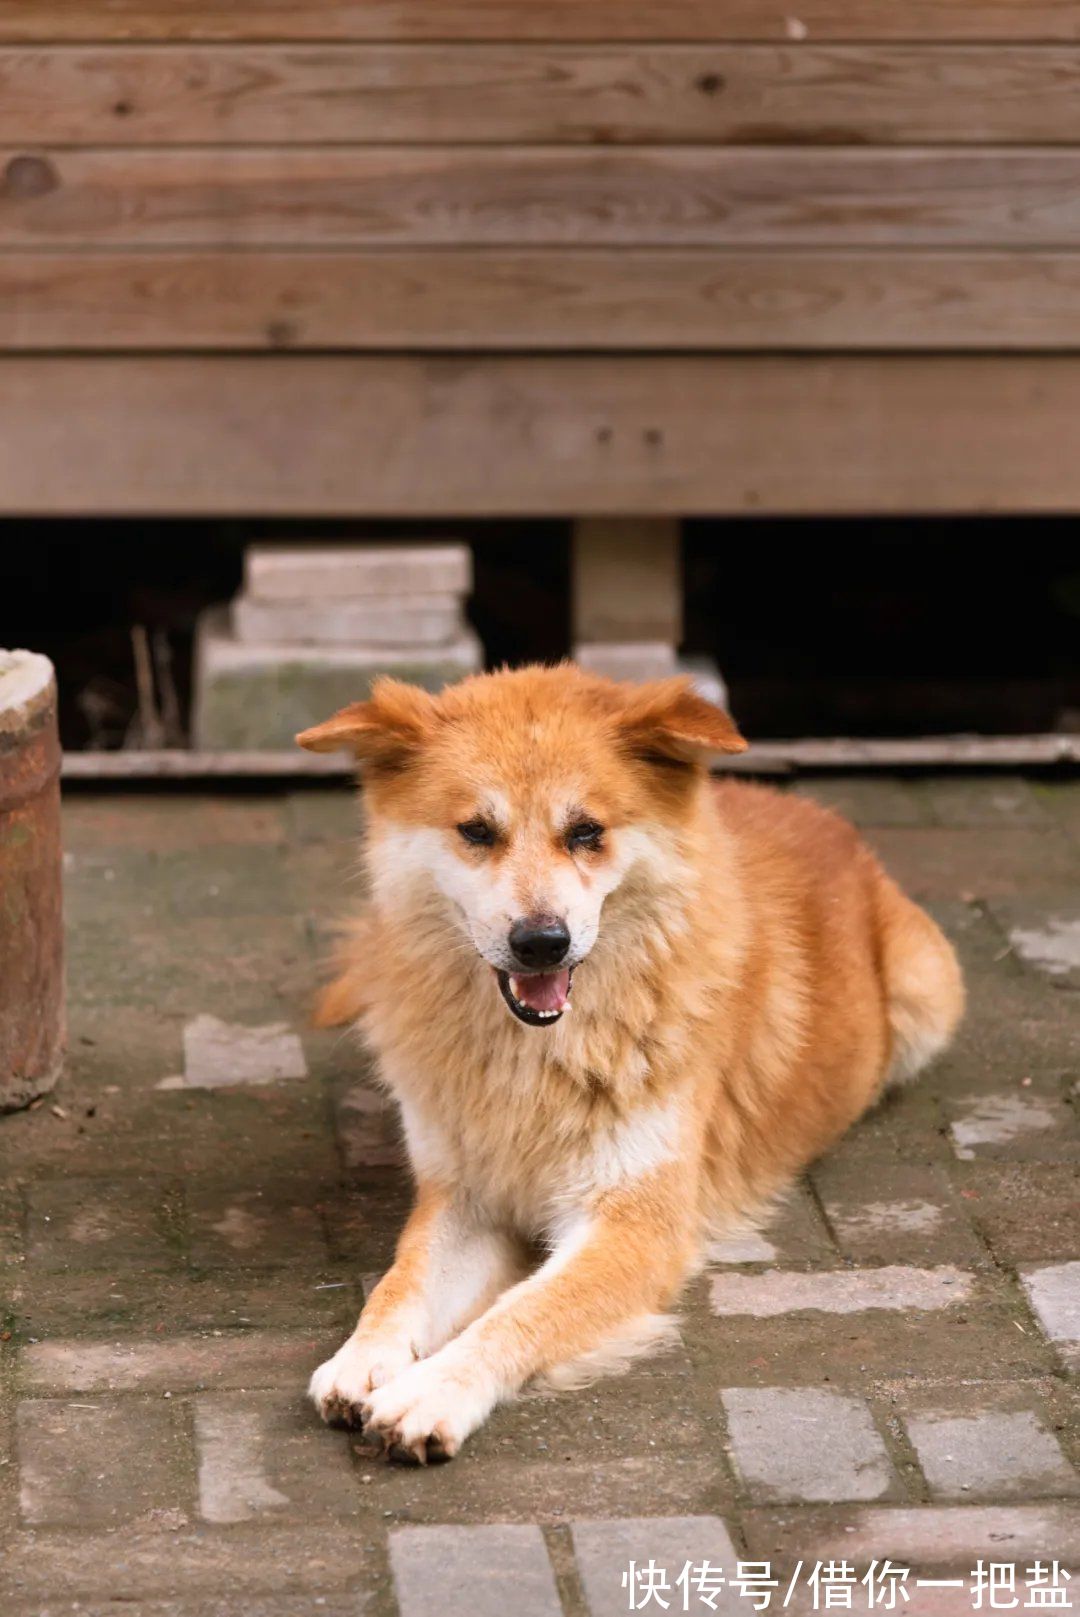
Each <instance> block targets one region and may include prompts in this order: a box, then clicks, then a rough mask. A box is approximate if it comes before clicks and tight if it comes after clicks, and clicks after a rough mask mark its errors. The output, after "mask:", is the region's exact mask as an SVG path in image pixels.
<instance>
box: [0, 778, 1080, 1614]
mask: <svg viewBox="0 0 1080 1617" xmlns="http://www.w3.org/2000/svg"><path fill="white" fill-rule="evenodd" d="M797 789H798V790H806V791H811V792H815V793H818V794H819V795H821V796H822V797H824V798H826V799H828V800H830V801H833V802H835V803H836V804H837V805H838V806H840V807H842V808H843V809H844V810H845V811H847V812H849V813H850V814H852V815H853V816H854V817H855V818H856V819H857V820H859V821H860V822H861V823H862V824H863V825H864V826H866V827H867V829H868V833H869V835H870V836H871V838H872V839H873V841H874V842H875V843H876V844H877V845H878V846H879V848H880V850H881V852H882V853H883V855H884V856H885V858H886V859H887V861H888V862H889V864H890V865H891V867H892V868H893V869H894V870H895V871H896V872H897V874H898V875H900V876H901V877H902V878H903V879H904V880H905V881H906V882H907V883H908V885H909V886H910V888H911V889H912V890H913V891H914V892H915V893H916V894H918V895H919V896H920V897H922V898H923V899H925V900H926V901H927V902H928V903H929V904H930V905H931V907H932V908H933V910H934V912H935V914H936V915H937V916H938V917H939V918H940V920H941V921H942V922H943V923H944V925H945V926H946V927H947V929H948V931H949V932H950V934H951V936H952V937H953V938H954V939H955V940H956V942H957V944H958V945H959V947H960V949H961V952H962V954H963V957H964V960H965V963H966V967H967V971H968V974H969V981H970V986H971V998H972V1007H971V1016H970V1019H969V1023H968V1026H967V1028H966V1031H965V1032H964V1035H963V1038H962V1039H961V1041H960V1044H959V1046H958V1048H957V1050H956V1051H955V1053H954V1054H952V1055H951V1056H950V1057H949V1059H948V1060H947V1061H946V1062H945V1063H944V1064H943V1065H942V1066H941V1067H940V1069H939V1070H938V1071H937V1072H935V1073H934V1074H933V1075H932V1076H931V1077H930V1078H929V1079H926V1080H924V1081H922V1082H921V1083H919V1084H918V1085H917V1086H915V1087H914V1088H912V1089H911V1090H910V1091H908V1092H907V1093H905V1094H903V1095H901V1096H899V1097H898V1098H896V1099H895V1100H892V1101H890V1102H889V1103H888V1104H887V1105H886V1106H884V1107H883V1108H882V1109H880V1110H879V1111H878V1112H877V1113H876V1114H874V1115H873V1116H872V1117H870V1118H868V1119H867V1120H866V1122H865V1123H864V1124H863V1125H862V1126H861V1127H860V1128H858V1129H857V1130H856V1131H855V1132H854V1133H853V1134H852V1135H851V1136H850V1137H849V1138H848V1139H847V1140H846V1141H845V1142H844V1143H843V1144H842V1145H841V1146H840V1147H839V1148H838V1149H837V1150H836V1151H835V1152H833V1154H832V1155H831V1156H830V1157H829V1158H828V1160H826V1161H824V1162H822V1163H820V1164H818V1165H817V1166H816V1167H815V1168H814V1169H813V1171H812V1172H811V1174H810V1175H809V1178H808V1180H807V1182H806V1183H805V1184H804V1185H803V1186H801V1187H800V1188H799V1190H798V1192H797V1194H796V1195H795V1196H794V1197H793V1199H792V1201H791V1203H790V1205H789V1207H788V1208H787V1209H786V1210H785V1211H784V1213H783V1214H782V1215H781V1216H780V1217H779V1218H778V1219H777V1221H776V1223H775V1224H774V1226H773V1227H772V1228H771V1229H769V1230H767V1231H766V1232H764V1235H763V1236H762V1237H755V1238H753V1239H750V1240H746V1239H743V1240H741V1241H739V1242H733V1243H731V1245H730V1246H729V1248H728V1250H727V1252H726V1253H725V1254H724V1257H725V1261H723V1262H718V1263H717V1264H716V1265H715V1266H714V1268H713V1269H712V1271H711V1272H710V1273H709V1274H708V1275H706V1276H705V1277H703V1279H702V1280H701V1282H700V1283H699V1284H697V1285H696V1286H695V1287H694V1289H693V1291H692V1294H691V1296H690V1298H689V1299H688V1305H687V1309H686V1328H685V1333H684V1334H685V1340H684V1345H683V1347H682V1349H681V1350H679V1351H677V1352H675V1353H673V1354H672V1355H671V1356H669V1357H668V1358H666V1359H661V1360H657V1361H655V1362H653V1363H651V1364H648V1365H645V1366H643V1367H641V1368H639V1369H637V1370H635V1372H634V1373H633V1374H632V1375H631V1376H629V1377H627V1378H626V1379H625V1380H624V1381H622V1382H613V1383H608V1384H605V1385H601V1386H599V1387H597V1388H594V1389H592V1390H590V1391H587V1392H585V1393H581V1394H577V1395H573V1396H567V1397H563V1398H554V1399H528V1400H525V1401H522V1402H521V1403H519V1404H517V1405H516V1406H515V1407H513V1408H508V1409H505V1410H503V1411H501V1412H499V1413H498V1414H497V1415H496V1416H495V1418H493V1419H492V1421H491V1422H490V1424H489V1425H488V1426H487V1427H486V1428H485V1429H484V1430H483V1431H482V1432H481V1433H480V1434H479V1435H478V1436H477V1437H476V1438H474V1439H473V1440H472V1442H471V1443H470V1444H469V1445H468V1447H467V1449H466V1451H465V1452H464V1454H463V1455H462V1456H461V1458H460V1459H459V1460H457V1461H455V1463H454V1464H453V1465H451V1466H449V1467H443V1468H437V1469H431V1470H428V1471H419V1470H405V1469H397V1468H387V1467H384V1466H382V1465H380V1464H378V1463H377V1462H375V1461H374V1460H373V1459H372V1457H371V1455H370V1454H368V1453H366V1452H365V1451H364V1449H363V1447H362V1445H361V1444H360V1442H359V1441H358V1440H357V1439H355V1438H352V1439H350V1438H349V1437H347V1436H346V1435H344V1434H340V1433H335V1432H330V1431H327V1430H324V1429H322V1428H321V1427H319V1426H318V1425H317V1423H316V1421H315V1419H314V1416H313V1414H312V1413H311V1411H310V1410H309V1409H308V1408H307V1407H306V1405H305V1403H304V1401H303V1398H302V1389H303V1385H304V1381H305V1378H306V1376H307V1374H308V1372H309V1371H310V1369H311V1368H312V1367H313V1366H314V1365H315V1364H316V1363H317V1362H318V1361H319V1360H320V1359H321V1358H322V1357H323V1356H325V1354H326V1352H327V1351H328V1350H330V1349H332V1348H334V1347H336V1346H337V1344H338V1341H339V1339H340V1337H341V1335H342V1333H343V1331H345V1330H346V1329H347V1327H349V1326H350V1325H351V1323H352V1320H353V1317H354V1315H355V1313H356V1310H357V1307H358V1305H359V1302H360V1300H361V1295H362V1290H363V1287H364V1285H365V1284H368V1283H370V1278H371V1276H372V1275H373V1274H374V1273H377V1272H378V1271H379V1269H380V1267H381V1266H382V1265H383V1264H384V1263H385V1262H386V1259H387V1256H388V1253H389V1252H390V1250H391V1244H392V1239H393V1234H394V1231H395V1229H396V1227H397V1224H398V1222H399V1219H400V1216H401V1213H402V1209H403V1204H404V1201H405V1191H404V1188H403V1184H402V1177H401V1175H400V1173H399V1172H398V1171H397V1170H396V1168H395V1165H394V1164H395V1160H396V1145H395V1137H394V1131H393V1128H392V1125H391V1123H390V1120H389V1119H388V1118H387V1116H386V1115H385V1113H384V1111H383V1108H382V1106H381V1104H380V1102H379V1100H378V1097H377V1095H376V1094H375V1092H374V1090H373V1089H372V1087H371V1085H370V1074H369V1073H368V1072H366V1071H365V1067H364V1063H363V1060H362V1059H361V1057H360V1056H359V1055H358V1054H357V1053H356V1052H355V1051H353V1050H352V1049H351V1048H350V1047H349V1046H348V1045H347V1044H346V1043H344V1042H343V1041H341V1040H338V1039H335V1038H332V1037H327V1036H315V1035H312V1034H310V1033H308V1032H306V1031H304V1029H303V1025H302V1023H303V1014H302V1007H303V1004H304V998H305V995H306V993H307V992H308V990H309V988H310V986H311V984H312V982H313V980H314V977H315V972H316V964H317V959H318V955H319V950H320V948H321V947H322V945H323V943H324V941H325V932H326V922H327V919H328V917H330V916H331V915H332V914H333V913H334V910H335V907H337V906H339V905H340V902H341V897H342V893H343V892H347V890H348V889H347V882H348V879H349V874H348V873H349V869H350V861H351V858H352V855H351V850H350V832H351V823H352V815H353V809H352V805H351V803H350V801H349V799H348V798H347V797H346V796H344V794H341V795H338V794H334V793H327V792H318V793H308V794H296V795H292V796H268V797H251V798H240V799H238V798H226V797H219V798H214V797H190V796H189V797H179V796H177V797H159V798H152V797H132V796H126V797H125V796H113V797H104V796H102V797H96V796H72V797H71V799H70V801H69V803H68V806H67V815H66V836H67V849H68V853H67V864H68V872H67V896H68V915H69V920H70V934H71V941H70V1005H71V1063H70V1068H71V1070H70V1076H69V1078H68V1080H67V1081H66V1083H65V1084H64V1086H63V1088H62V1089H61V1090H60V1091H59V1092H58V1095H57V1097H56V1104H55V1105H53V1104H49V1103H45V1104H43V1105H41V1106H39V1107H38V1109H37V1110H35V1111H34V1112H32V1113H30V1114H27V1115H22V1116H17V1117H13V1118H8V1119H6V1120H3V1121H0V1158H2V1162H3V1168H4V1171H3V1173H2V1174H0V1610H2V1611H3V1612H4V1614H5V1617H8V1614H10V1617H25V1614H28V1613H31V1612H34V1613H41V1612H48V1613H50V1614H61V1613H65V1614H66V1613H71V1612H74V1611H76V1610H78V1611H79V1612H81V1613H83V1614H88V1617H99V1614H103V1613H105V1612H106V1611H110V1612H115V1611H116V1610H118V1609H123V1610H125V1611H127V1612H131V1613H133V1614H143V1613H146V1614H149V1613H153V1614H156V1617H169V1614H174V1613H175V1614H178V1617H196V1614H204V1613H205V1614H208V1617H209V1614H215V1617H224V1614H226V1613H228V1614H230V1617H233V1614H236V1613H248V1612H250V1613H267V1614H270V1617H286V1614H289V1617H291V1614H294V1613H301V1612H303V1613H308V1612H310V1613H313V1614H321V1617H339V1614H344V1613H350V1614H357V1613H360V1612H361V1611H364V1612H365V1613H367V1614H370V1617H383V1614H385V1617H393V1613H394V1612H395V1610H399V1611H400V1613H401V1617H420V1614H421V1613H422V1612H427V1611H428V1610H429V1609H431V1608H435V1609H448V1610H449V1611H450V1612H452V1613H455V1614H456V1613H459V1612H460V1613H466V1612H467V1613H469V1617H489V1614H490V1617H503V1614H504V1613H505V1612H506V1611H507V1610H512V1611H513V1612H514V1617H533V1614H536V1617H558V1613H559V1612H560V1610H561V1611H562V1612H564V1613H565V1614H566V1617H587V1614H589V1613H591V1614H592V1617H606V1614H607V1613H609V1612H610V1613H614V1612H616V1611H619V1610H623V1609H625V1608H626V1603H627V1595H626V1591H624V1590H623V1589H622V1587H621V1575H622V1572H623V1570H624V1568H625V1567H626V1565H627V1563H628V1561H630V1560H635V1561H637V1562H639V1563H640V1562H644V1561H648V1560H649V1558H650V1557H651V1558H653V1559H654V1560H655V1561H656V1562H657V1564H658V1565H660V1566H665V1567H666V1568H667V1571H668V1575H669V1579H670V1580H671V1581H672V1583H673V1584H674V1579H675V1576H676V1574H677V1573H678V1571H680V1570H681V1568H682V1566H683V1565H684V1563H686V1562H688V1561H689V1562H691V1563H693V1564H700V1563H701V1562H702V1561H704V1560H706V1559H708V1560H710V1561H712V1562H713V1563H714V1564H715V1563H723V1564H724V1566H725V1567H726V1568H727V1569H728V1570H729V1571H733V1570H735V1563H736V1562H737V1561H738V1560H747V1561H749V1560H755V1561H764V1560H769V1561H771V1562H772V1563H773V1573H774V1575H777V1574H779V1573H780V1572H781V1569H782V1570H783V1577H784V1579H785V1580H786V1578H787V1576H788V1573H789V1571H790V1569H791V1568H793V1567H794V1566H796V1565H797V1563H798V1561H799V1560H800V1559H801V1560H803V1561H804V1563H805V1565H806V1569H807V1570H808V1569H809V1568H810V1567H812V1566H813V1563H814V1562H815V1561H818V1560H821V1561H825V1560H828V1559H830V1558H842V1559H847V1560H848V1561H849V1562H850V1563H851V1564H852V1565H853V1566H854V1567H855V1568H856V1570H857V1571H858V1572H859V1573H860V1574H861V1573H862V1572H863V1571H865V1569H866V1567H867V1565H868V1563H869V1562H870V1561H871V1560H872V1559H874V1558H877V1559H879V1560H880V1559H881V1558H882V1557H884V1556H886V1555H887V1556H890V1557H892V1558H893V1560H894V1561H896V1562H905V1561H906V1562H907V1563H909V1564H912V1565H913V1566H916V1567H923V1568H928V1569H930V1570H931V1572H932V1571H933V1570H934V1569H938V1572H939V1575H941V1576H944V1575H945V1572H942V1571H941V1569H945V1571H946V1572H947V1570H948V1569H960V1570H963V1571H964V1572H965V1574H966V1573H967V1572H968V1571H970V1569H971V1568H972V1567H973V1566H974V1563H975V1561H976V1560H977V1559H978V1558H979V1557H985V1558H990V1559H994V1560H998V1561H1004V1562H1013V1561H1016V1562H1021V1563H1025V1562H1027V1561H1030V1560H1031V1559H1033V1558H1034V1557H1036V1556H1042V1557H1043V1558H1053V1557H1057V1558H1058V1559H1059V1560H1061V1561H1063V1562H1066V1563H1068V1562H1070V1561H1071V1562H1072V1564H1073V1568H1074V1571H1075V1573H1076V1577H1075V1578H1074V1581H1073V1584H1072V1587H1071V1591H1070V1592H1071V1594H1072V1598H1073V1601H1074V1604H1077V1603H1078V1602H1080V1477H1078V1473H1077V1470H1076V1466H1077V1463H1078V1462H1080V1408H1078V1398H1077V1383H1076V1380H1075V1373H1076V1371H1077V1370H1078V1369H1080V1179H1078V1175H1080V1129H1078V1127H1077V1118H1076V1112H1077V1106H1078V1101H1080V1093H1078V1079H1080V1053H1078V1045H1080V1037H1078V1035H1080V995H1078V993H1077V988H1078V986H1080V786H1054V785H1042V784H1033V783H1026V782H1023V781H1019V780H1009V781H1004V780H971V779H964V780H946V779H941V780H934V781H928V782H921V783H918V784H912V783H907V782H902V781H899V780H893V779H874V780H869V779H868V780H855V779H852V780H830V781H821V782H812V781H811V782H807V783H806V784H805V785H800V786H799V787H798V788H797ZM269 1078H274V1079H275V1081H274V1082H267V1081H266V1080H267V1079H269ZM804 1578H805V1573H804ZM783 1592H784V1589H783V1587H782V1588H781V1590H780V1591H779V1592H778V1593H777V1595H776V1596H775V1597H774V1607H775V1605H776V1604H778V1603H779V1601H780V1599H781V1598H782V1594H783ZM664 1598H667V1599H669V1600H670V1602H671V1605H670V1609H672V1610H678V1609H682V1591H680V1590H679V1589H678V1588H677V1587H673V1588H672V1589H671V1590H670V1591H669V1592H668V1594H667V1595H666V1596H664ZM718 1600H719V1603H718V1607H717V1609H718V1610H720V1611H723V1612H725V1613H730V1612H733V1611H735V1610H736V1609H737V1610H739V1611H742V1612H746V1613H750V1612H751V1611H753V1609H754V1606H753V1604H752V1602H751V1600H750V1599H749V1598H748V1597H747V1596H745V1595H739V1594H737V1593H736V1592H735V1591H733V1590H731V1589H728V1588H725V1589H724V1590H723V1592H722V1594H721V1595H720V1596H719V1597H718ZM810 1600H811V1591H810V1590H809V1589H808V1588H807V1587H805V1583H801V1584H799V1585H797V1592H796V1594H795V1596H794V1597H793V1599H792V1602H791V1604H790V1606H789V1608H788V1609H791V1610H805V1609H806V1608H807V1605H808V1604H809V1602H810ZM117 1602H123V1606H122V1608H120V1607H118V1605H117ZM690 1605H691V1609H697V1610H700V1611H707V1610H708V1607H706V1606H701V1605H700V1604H699V1602H698V1598H697V1595H692V1596H691V1599H690ZM854 1605H855V1608H856V1609H864V1610H865V1609H866V1596H865V1591H862V1590H860V1593H859V1597H858V1598H857V1599H856V1600H855V1601H854ZM970 1607H971V1600H970V1597H969V1595H968V1593H967V1591H966V1590H955V1589H951V1588H948V1587H946V1588H942V1589H930V1588H928V1587H924V1588H921V1589H915V1590H914V1591H913V1594H912V1599H911V1603H910V1605H909V1606H908V1607H907V1608H906V1609H908V1610H910V1611H911V1612H912V1613H914V1614H915V1617H923V1614H924V1613H925V1614H926V1617H935V1614H937V1613H942V1614H950V1613H952V1612H953V1611H960V1610H965V1611H966V1610H969V1609H970ZM650 1609H653V1610H659V1609H661V1608H660V1607H659V1606H658V1605H654V1606H653V1607H651V1608H650Z"/></svg>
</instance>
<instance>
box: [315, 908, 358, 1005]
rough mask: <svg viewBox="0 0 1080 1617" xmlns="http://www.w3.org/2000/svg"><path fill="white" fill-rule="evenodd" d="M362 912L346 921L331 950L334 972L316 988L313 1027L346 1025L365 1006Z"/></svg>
mask: <svg viewBox="0 0 1080 1617" xmlns="http://www.w3.org/2000/svg"><path fill="white" fill-rule="evenodd" d="M370 934H371V926H370V922H369V920H368V918H367V917H366V916H361V917H359V918H358V919H356V920H353V921H350V922H349V924H348V926H347V928H346V929H345V931H344V932H343V935H342V937H341V939H340V941H339V942H338V945H337V947H336V949H335V950H334V964H335V965H336V967H337V976H336V977H334V978H333V980H332V981H331V982H328V983H327V984H326V986H325V987H324V988H321V989H320V990H319V993H318V995H317V997H316V1000H315V1005H314V1009H313V1010H312V1015H311V1021H312V1025H313V1026H314V1027H348V1026H351V1024H352V1023H353V1022H356V1021H358V1020H359V1018H360V1017H361V1016H363V1014H364V1012H365V1011H366V1010H367V1006H368V995H367V970H366V966H365V961H366V959H367V956H368V953H369V950H370V946H371V935H370Z"/></svg>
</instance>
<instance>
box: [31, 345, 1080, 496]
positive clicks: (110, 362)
mask: <svg viewBox="0 0 1080 1617" xmlns="http://www.w3.org/2000/svg"><path fill="white" fill-rule="evenodd" d="M1078 509H1080V357H1077V356H1071V355H1055V356H1046V357H1042V358H1040V357H1037V356H1031V355H1016V356H1008V357H1000V358H994V357H990V356H983V355H980V356H972V357H961V356H949V357H942V358H933V357H921V356H920V357H915V356H910V357H909V356H895V357H880V356H874V357H871V356H867V357H858V356H848V357H843V358H836V357H828V358H827V357H820V358H814V357H808V358H790V357H785V358H780V357H772V358H769V357H754V358H751V357H746V358H741V357H729V358H723V357H717V358H703V357H690V356H688V357H684V358H680V357H678V356H657V357H655V358H648V357H634V356H626V357H615V356H611V357H608V358H590V357H574V358H571V357H554V356H552V357H547V358H544V357H532V358H516V357H506V358H496V357H482V358H473V359H461V358H450V357H447V358H443V359H440V358H420V357H416V358H376V357H368V358H348V357H314V356H313V357H310V358H303V357H299V356H293V357H287V358H286V357H277V356H265V357H246V358H232V357H229V358H225V357H222V358H217V359H212V358H122V357H108V358H100V359H98V358H83V359H80V358H52V357H48V358H7V359H2V360H0V512H2V513H3V514H4V515H17V514H25V515H38V516H44V515H70V516H85V515H88V514H90V513H111V514H121V513H129V514H136V515H147V516H149V515H153V514H176V515H181V514H182V515H185V516H199V515H225V514H228V513H236V514H244V515H248V516H252V517H254V516H263V515H274V516H283V515H287V514H296V515H308V516H314V515H328V516H329V515H348V516H358V515H364V516H378V517H389V516H395V517H398V516H401V517H404V516H424V517H430V516H435V515H440V514H441V515H446V514H447V513H453V514H455V515H477V516H481V515H484V516H495V515H508V514H512V513H513V514H518V515H523V516H524V515H530V516H533V515H535V516H540V515H545V516H554V515H567V516H587V515H598V516H607V515H612V514H619V513H622V514H625V515H636V516H678V515H689V514H693V513H699V512H700V513H724V512H740V511H743V512H749V511H757V512H777V513H789V512H790V513H806V512H817V513H825V512H855V513H869V512H874V513H888V512H896V513H904V514H908V515H910V514H912V513H916V512H989V511H1032V512H1035V511H1063V512H1065V511H1067V512H1070V513H1073V514H1075V512H1076V511H1077V510H1078Z"/></svg>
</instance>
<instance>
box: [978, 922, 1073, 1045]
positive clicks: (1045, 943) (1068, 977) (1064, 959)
mask: <svg viewBox="0 0 1080 1617" xmlns="http://www.w3.org/2000/svg"><path fill="white" fill-rule="evenodd" d="M990 909H991V913H992V914H993V916H994V919H995V920H996V921H997V923H998V925H999V926H1000V927H1001V929H1002V931H1003V932H1004V934H1005V936H1006V937H1007V938H1008V940H1009V944H1010V947H1011V948H1012V949H1013V951H1014V953H1015V954H1016V957H1017V959H1018V960H1021V961H1023V963H1024V965H1025V966H1026V967H1027V968H1028V969H1029V970H1030V971H1033V972H1036V973H1038V975H1039V976H1040V977H1042V978H1044V979H1045V980H1046V981H1047V982H1049V983H1051V984H1052V985H1053V986H1054V987H1055V988H1080V898H1074V899H1073V901H1072V902H1071V903H1070V902H1068V901H1066V902H1060V901H1058V900H1056V899H1053V898H1050V899H1048V900H1047V902H1045V903H1043V904H1035V903H1033V902H1031V901H1030V900H1028V899H999V900H997V901H996V902H994V903H993V904H991V906H990ZM1065 1014H1066V1015H1069V1016H1071V1018H1072V1020H1073V1023H1074V1027H1075V1028H1076V1030H1077V1031H1078V1032H1080V1005H1078V1006H1076V1008H1075V1009H1071V1008H1070V1009H1069V1010H1066V1012H1065Z"/></svg>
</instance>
